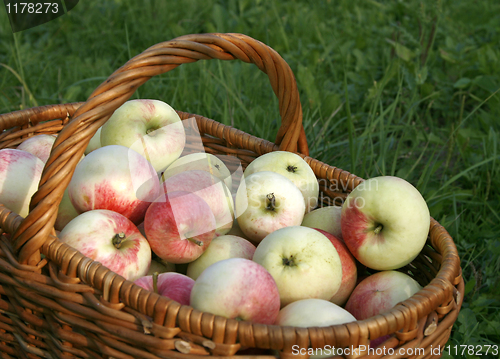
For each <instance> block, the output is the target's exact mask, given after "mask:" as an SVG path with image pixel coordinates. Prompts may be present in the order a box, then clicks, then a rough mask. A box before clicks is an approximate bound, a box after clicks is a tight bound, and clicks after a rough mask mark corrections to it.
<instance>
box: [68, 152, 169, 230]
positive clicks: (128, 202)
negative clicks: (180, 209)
mask: <svg viewBox="0 0 500 359" xmlns="http://www.w3.org/2000/svg"><path fill="white" fill-rule="evenodd" d="M68 194H69V198H70V200H71V203H72V204H73V206H74V207H75V209H76V211H77V212H79V213H82V212H86V211H90V210H93V209H109V210H112V211H115V212H118V213H121V214H123V215H124V216H125V217H127V218H128V219H130V220H131V221H132V222H134V223H135V224H139V223H141V222H142V220H143V219H144V215H145V213H146V210H147V208H148V207H149V205H150V204H151V202H153V201H154V200H155V199H156V198H157V197H158V196H159V194H160V184H159V180H158V176H157V174H156V171H155V170H154V168H153V166H151V164H150V163H149V162H148V161H147V160H146V159H145V158H144V157H143V156H141V155H140V154H138V153H137V152H135V151H134V150H132V149H129V148H127V147H124V146H118V145H111V146H103V147H101V148H98V149H97V150H94V151H92V152H91V153H89V154H88V155H87V156H85V158H84V159H83V160H82V161H81V162H80V163H79V164H78V165H77V166H76V168H75V172H74V173H73V177H72V178H71V181H70V183H69V186H68Z"/></svg>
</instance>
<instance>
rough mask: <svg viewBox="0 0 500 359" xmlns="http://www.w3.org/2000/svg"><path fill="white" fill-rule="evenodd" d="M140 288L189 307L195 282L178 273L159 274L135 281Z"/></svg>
mask: <svg viewBox="0 0 500 359" xmlns="http://www.w3.org/2000/svg"><path fill="white" fill-rule="evenodd" d="M134 283H135V284H137V285H138V286H139V287H141V288H144V289H146V290H149V291H150V292H154V293H158V294H159V295H162V296H164V297H167V298H170V299H172V300H175V301H176V302H177V303H180V304H182V305H189V300H190V297H191V290H192V289H193V285H194V280H193V279H192V278H189V277H188V276H186V275H184V274H180V273H176V272H166V273H159V274H158V273H157V274H152V275H147V276H144V277H141V278H138V279H136V280H135V281H134Z"/></svg>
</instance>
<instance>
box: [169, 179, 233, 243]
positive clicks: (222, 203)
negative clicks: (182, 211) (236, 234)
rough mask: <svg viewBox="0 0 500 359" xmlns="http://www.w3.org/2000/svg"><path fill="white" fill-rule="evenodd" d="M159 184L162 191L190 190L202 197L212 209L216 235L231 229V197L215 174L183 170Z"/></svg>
mask: <svg viewBox="0 0 500 359" xmlns="http://www.w3.org/2000/svg"><path fill="white" fill-rule="evenodd" d="M162 180H163V179H162ZM161 186H162V190H163V192H164V193H170V192H176V191H184V192H191V193H194V194H195V195H196V196H198V197H200V198H201V199H203V200H204V201H205V202H206V204H208V206H209V207H210V209H211V210H212V213H213V216H214V218H215V224H216V225H215V233H216V235H217V236H221V235H223V234H226V233H227V232H229V230H230V229H231V227H232V225H233V219H234V203H233V197H232V195H231V192H230V191H229V189H228V188H227V186H226V184H225V183H224V182H223V181H221V180H220V179H219V178H217V177H216V176H214V175H212V174H210V173H209V172H207V171H201V170H190V171H183V172H180V173H178V174H176V175H174V176H172V177H169V178H165V179H164V180H163V182H162V184H161ZM209 229H211V227H210V228H209Z"/></svg>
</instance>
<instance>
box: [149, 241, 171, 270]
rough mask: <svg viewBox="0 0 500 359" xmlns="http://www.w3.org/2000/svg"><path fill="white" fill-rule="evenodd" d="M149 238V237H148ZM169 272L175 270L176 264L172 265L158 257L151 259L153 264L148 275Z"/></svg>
mask: <svg viewBox="0 0 500 359" xmlns="http://www.w3.org/2000/svg"><path fill="white" fill-rule="evenodd" d="M146 239H147V238H146ZM167 272H175V264H173V263H171V264H170V265H168V266H167V265H165V263H162V262H160V261H158V260H157V259H152V260H151V265H150V266H149V270H148V272H147V273H146V275H153V274H155V273H158V274H159V273H167Z"/></svg>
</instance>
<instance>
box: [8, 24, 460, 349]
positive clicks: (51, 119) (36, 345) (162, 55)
mask: <svg viewBox="0 0 500 359" xmlns="http://www.w3.org/2000/svg"><path fill="white" fill-rule="evenodd" d="M205 59H221V60H233V59H239V60H242V61H244V62H249V63H254V64H255V65H257V67H258V68H259V69H260V70H262V71H263V72H265V73H266V74H267V75H268V76H269V80H270V83H271V86H272V88H273V90H274V93H275V94H276V96H277V97H278V99H279V108H280V114H281V118H282V124H281V127H280V129H279V131H278V134H277V136H276V141H275V143H271V142H269V141H265V140H262V139H259V138H257V137H254V136H251V135H249V134H247V133H244V132H242V131H240V130H237V129H235V128H232V127H229V126H225V125H222V124H220V123H218V122H216V121H214V120H211V119H208V118H205V117H202V116H199V115H194V114H188V113H184V112H179V115H180V116H181V119H183V120H186V119H188V118H193V117H194V118H195V119H196V122H197V125H198V127H199V130H200V133H201V136H202V140H203V145H204V148H205V151H206V152H210V153H214V154H224V155H231V156H234V157H235V158H238V159H239V160H240V161H241V163H242V164H243V166H246V165H247V164H248V163H249V162H251V161H252V160H253V159H254V158H256V157H258V156H260V155H262V154H265V153H268V152H270V151H275V150H278V149H281V150H287V151H293V152H298V153H300V154H301V155H302V157H304V158H305V160H306V161H307V162H308V163H309V165H310V166H311V167H312V169H313V170H314V172H315V174H316V176H317V177H318V179H320V180H321V181H320V182H321V187H322V188H321V190H322V194H323V199H322V201H323V203H324V204H329V203H330V202H331V201H333V200H335V199H336V198H345V196H346V194H347V193H348V192H350V191H351V190H352V189H353V188H354V187H356V186H357V185H358V184H359V183H361V181H362V179H361V178H359V177H357V176H355V175H352V174H350V173H348V172H346V171H343V170H342V169H339V168H336V167H333V166H329V165H327V164H325V163H322V162H320V161H317V160H315V159H313V158H310V157H308V148H307V142H306V138H305V133H304V129H303V126H302V109H301V106H300V101H299V95H298V91H297V87H296V83H295V79H294V76H293V73H292V71H291V70H290V68H289V66H288V65H287V64H286V62H285V61H284V60H283V59H282V58H281V57H280V56H279V55H278V54H277V53H276V52H275V51H274V50H272V49H271V48H269V47H268V46H266V45H264V44H262V43H261V42H259V41H256V40H254V39H252V38H249V37H247V36H244V35H240V34H202V35H188V36H183V37H179V38H177V39H174V40H171V41H168V42H164V43H160V44H157V45H155V46H153V47H151V48H149V49H148V50H146V51H144V52H143V53H142V54H140V55H138V56H136V57H135V58H133V59H131V60H130V61H129V62H127V63H126V64H125V65H124V66H123V67H121V68H120V69H118V70H117V71H116V72H115V73H113V74H112V75H111V76H110V77H109V79H108V80H107V81H105V82H104V83H103V84H101V86H99V87H98V88H97V89H96V90H95V91H94V93H93V94H92V95H91V96H90V98H89V100H88V101H87V102H85V103H73V104H64V105H53V106H44V107H37V108H32V109H28V110H23V111H17V112H13V113H8V114H4V115H0V128H1V130H2V131H3V132H2V134H1V135H0V148H15V147H16V146H17V145H18V144H19V143H21V142H22V141H24V140H25V139H27V138H29V137H31V136H33V135H37V134H42V133H49V134H52V133H58V134H59V135H58V137H57V140H56V143H55V144H54V147H53V150H52V153H51V156H50V158H49V160H48V161H47V163H46V166H45V169H44V172H43V175H42V179H41V181H40V187H39V190H38V192H37V193H36V194H35V195H34V196H33V198H32V201H31V206H30V213H29V215H28V216H27V217H26V218H25V219H22V218H21V217H19V216H17V215H16V214H14V213H11V212H10V211H9V209H8V208H5V207H4V206H2V205H0V227H1V228H2V230H3V231H2V232H4V234H3V235H2V238H1V241H0V295H1V298H0V358H75V357H76V358H103V357H104V358H151V359H153V358H154V359H158V358H200V357H202V356H207V355H212V356H220V357H225V358H240V359H242V358H261V359H264V358H274V357H275V355H276V353H278V354H279V355H280V356H281V357H282V358H292V357H293V358H307V357H308V356H307V355H305V356H300V355H294V352H295V351H294V348H296V347H294V346H295V345H298V346H299V347H300V348H308V347H323V346H324V345H327V344H328V345H332V346H335V347H337V348H339V347H358V346H360V345H366V344H368V343H369V340H370V339H374V338H377V337H379V336H382V335H386V334H394V335H393V336H392V337H391V338H390V339H389V340H387V341H386V342H385V347H386V348H387V349H388V348H395V354H394V355H393V356H390V355H388V354H387V353H386V354H381V355H378V354H377V353H366V352H364V353H363V352H361V353H358V354H357V355H346V356H336V357H335V358H342V357H358V356H359V357H362V358H379V357H383V358H389V357H391V358H399V357H412V358H413V357H415V358H417V357H419V358H420V357H424V358H431V357H439V356H440V355H439V353H437V352H436V348H438V346H439V345H441V346H443V345H444V344H445V343H446V342H447V340H448V338H449V336H450V331H451V328H452V326H453V323H454V322H455V320H456V318H457V315H458V312H459V310H460V307H461V298H462V293H463V280H462V277H461V269H460V261H459V257H458V253H457V250H456V247H455V245H454V243H453V240H452V238H451V237H450V236H449V234H448V233H447V232H446V230H445V229H444V228H443V227H442V226H441V225H440V224H439V223H437V222H436V221H435V220H432V221H431V226H430V231H429V238H428V243H427V245H426V246H425V248H424V250H423V251H422V253H421V254H420V255H419V256H418V257H417V259H415V260H414V261H413V262H412V263H411V264H410V265H408V266H407V267H405V268H403V270H404V271H406V272H407V273H409V274H410V275H412V276H413V277H414V278H415V279H416V280H418V281H419V282H420V283H421V284H422V285H423V286H425V287H424V288H423V289H422V290H421V291H419V292H418V293H417V294H415V295H414V296H413V297H411V298H410V299H408V300H406V301H404V302H403V303H400V304H398V305H397V306H396V307H395V308H393V309H392V310H391V311H390V312H388V313H385V314H383V315H378V316H376V317H373V318H370V319H367V320H364V321H357V322H353V323H349V324H344V325H336V326H332V327H324V328H293V327H279V326H267V325H261V324H252V323H249V322H244V321H237V320H232V319H226V318H223V317H219V316H214V315H212V314H210V313H202V312H199V311H197V310H193V308H191V307H188V306H181V305H180V304H178V303H176V302H174V301H171V300H169V299H166V298H164V297H161V296H159V295H157V294H155V293H151V292H148V291H146V290H143V289H141V288H139V287H138V286H136V285H134V284H132V283H131V282H129V281H126V280H125V279H123V278H122V277H120V276H118V275H116V274H115V273H113V272H112V271H110V270H108V269H107V268H105V267H103V266H102V265H100V264H99V263H97V262H93V261H92V260H90V259H89V258H86V257H84V256H83V255H82V254H81V253H79V252H78V251H76V250H74V249H72V248H70V247H68V246H67V245H65V244H63V243H61V242H60V241H59V240H58V239H57V238H56V237H55V236H54V235H55V232H54V229H53V226H54V222H55V219H56V215H57V207H58V205H59V203H60V201H61V198H62V195H63V192H64V190H65V188H66V187H67V185H68V183H69V181H70V179H71V175H72V173H73V171H74V169H75V167H76V164H77V162H78V159H79V158H80V157H81V155H82V154H83V152H84V150H85V148H86V146H87V144H88V142H89V141H90V138H91V137H92V136H93V134H94V133H95V132H96V131H97V129H98V128H99V127H100V126H101V125H102V124H103V123H104V122H105V121H106V120H107V119H108V118H109V117H110V115H111V114H112V113H113V111H114V110H115V109H117V108H118V107H119V106H120V105H121V104H123V103H124V102H125V101H127V100H128V99H129V98H130V97H131V96H132V94H133V93H134V91H135V90H136V89H137V88H138V87H139V86H140V85H142V84H143V83H144V82H146V81H147V80H148V79H149V78H151V77H152V76H155V75H158V74H161V73H164V72H167V71H169V70H171V69H173V68H175V67H177V66H179V65H180V64H183V63H189V62H195V61H197V60H205ZM411 348H422V349H424V350H425V354H423V355H420V354H418V355H411V350H410V349H411ZM405 349H408V350H407V351H405ZM398 353H399V354H398Z"/></svg>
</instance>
